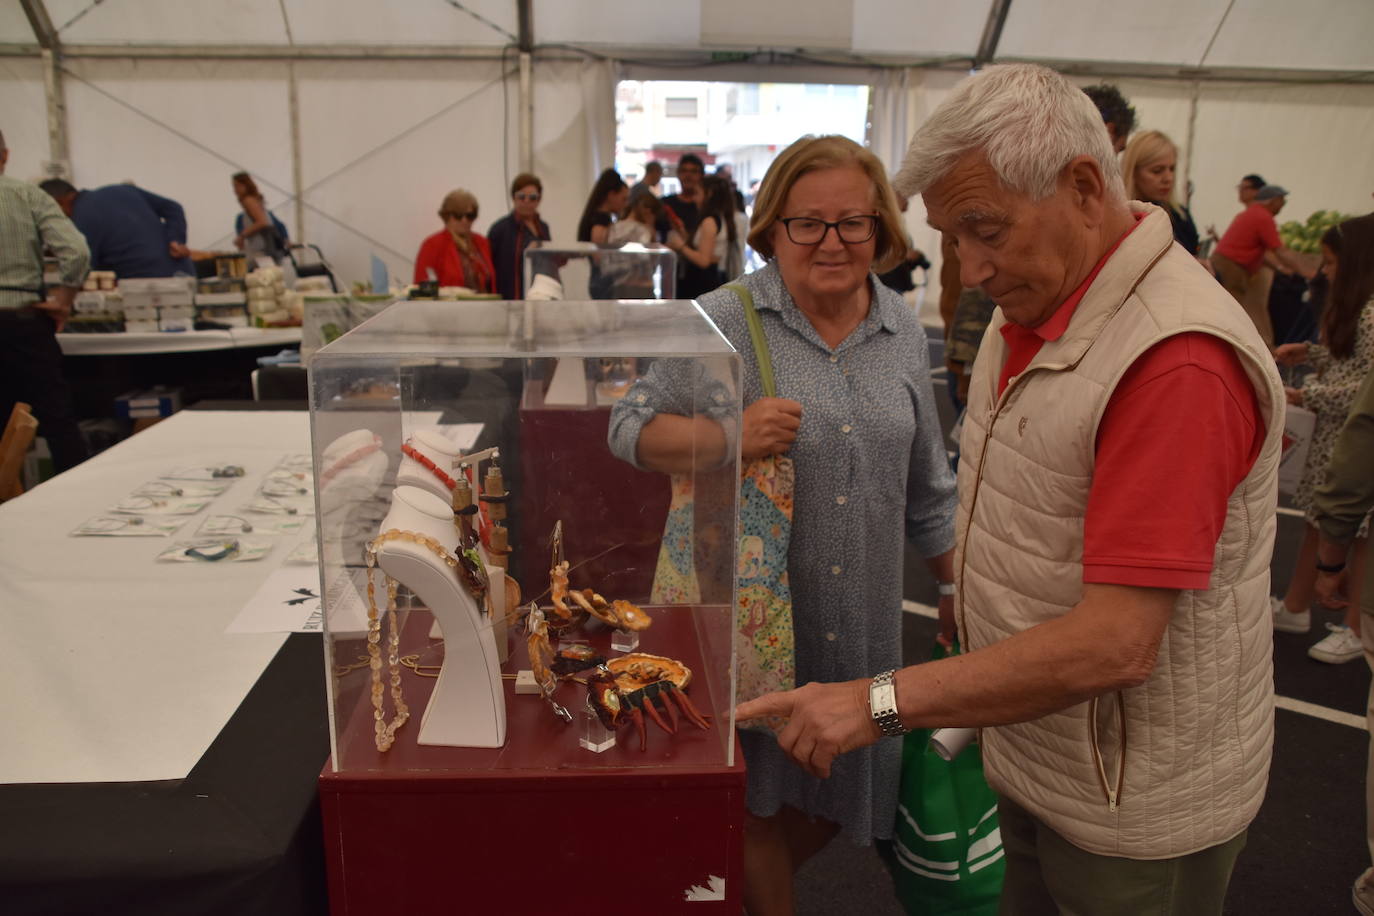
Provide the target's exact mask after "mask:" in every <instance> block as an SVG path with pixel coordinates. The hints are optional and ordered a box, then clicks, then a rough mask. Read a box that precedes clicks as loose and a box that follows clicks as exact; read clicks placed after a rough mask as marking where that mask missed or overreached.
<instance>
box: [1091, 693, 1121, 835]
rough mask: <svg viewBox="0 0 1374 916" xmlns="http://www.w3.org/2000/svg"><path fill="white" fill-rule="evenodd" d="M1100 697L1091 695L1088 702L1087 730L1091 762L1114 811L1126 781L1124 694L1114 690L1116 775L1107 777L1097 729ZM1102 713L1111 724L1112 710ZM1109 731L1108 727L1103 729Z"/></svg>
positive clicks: (1109, 808) (1109, 807) (1107, 765)
mask: <svg viewBox="0 0 1374 916" xmlns="http://www.w3.org/2000/svg"><path fill="white" fill-rule="evenodd" d="M1101 699H1102V698H1101V697H1093V699H1092V701H1091V702H1090V703H1089V704H1088V732H1089V747H1090V748H1091V749H1092V755H1093V764H1094V765H1095V766H1096V767H1097V778H1098V783H1099V784H1100V785H1101V786H1102V794H1103V795H1105V796H1106V798H1107V808H1108V810H1110V811H1115V810H1116V809H1117V808H1118V807H1119V806H1120V804H1121V790H1122V787H1123V785H1124V784H1125V782H1126V695H1125V694H1123V693H1122V692H1121V691H1119V690H1118V691H1117V692H1116V716H1115V718H1116V722H1115V725H1116V730H1117V733H1118V735H1119V736H1120V740H1119V741H1118V742H1117V745H1118V746H1117V749H1116V777H1115V779H1109V778H1108V777H1107V770H1108V768H1109V764H1108V761H1107V760H1106V759H1105V757H1104V755H1103V753H1102V744H1101V735H1100V734H1099V730H1098V716H1099V712H1098V707H1099V701H1100V700H1101ZM1102 715H1103V716H1105V717H1106V718H1107V720H1108V725H1110V724H1111V722H1110V720H1111V718H1112V711H1111V709H1110V708H1108V709H1106V710H1103V711H1102ZM1105 730H1107V731H1110V728H1108V729H1105Z"/></svg>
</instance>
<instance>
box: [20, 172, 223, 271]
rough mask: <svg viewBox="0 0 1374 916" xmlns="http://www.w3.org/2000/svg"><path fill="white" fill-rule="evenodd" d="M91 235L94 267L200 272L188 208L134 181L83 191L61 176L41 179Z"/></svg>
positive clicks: (44, 187) (87, 239) (82, 232)
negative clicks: (188, 243)
mask: <svg viewBox="0 0 1374 916" xmlns="http://www.w3.org/2000/svg"><path fill="white" fill-rule="evenodd" d="M39 187H41V188H42V189H43V190H44V191H47V192H48V194H49V195H51V197H52V198H53V200H56V201H57V205H58V206H59V207H61V208H62V212H63V213H65V214H67V217H68V219H70V220H71V221H72V222H73V223H76V228H78V229H80V230H81V234H82V235H84V236H85V237H86V244H87V245H89V246H90V249H91V267H93V268H94V269H96V270H113V271H114V272H115V273H116V274H118V275H119V276H120V277H170V276H173V275H175V274H185V275H187V276H190V277H194V276H195V275H196V269H195V266H194V265H193V264H192V263H191V257H190V255H191V251H190V249H189V248H187V247H186V211H185V210H183V209H182V208H181V204H179V203H177V202H176V201H174V200H171V199H170V198H167V197H159V196H158V195H156V194H153V193H152V192H150V191H145V190H143V189H142V188H137V187H134V186H133V185H131V184H112V185H106V186H105V187H103V188H96V189H95V190H94V191H78V190H77V189H76V188H74V187H72V185H71V184H70V183H68V182H66V181H63V180H62V179H60V178H51V179H49V180H47V181H45V182H43V183H42V184H41V185H39Z"/></svg>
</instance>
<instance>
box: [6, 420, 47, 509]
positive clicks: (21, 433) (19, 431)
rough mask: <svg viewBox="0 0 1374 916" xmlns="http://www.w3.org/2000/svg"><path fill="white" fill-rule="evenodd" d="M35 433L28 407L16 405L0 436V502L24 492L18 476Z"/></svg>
mask: <svg viewBox="0 0 1374 916" xmlns="http://www.w3.org/2000/svg"><path fill="white" fill-rule="evenodd" d="M37 432H38V421H37V420H35V419H34V418H33V413H32V412H31V411H30V408H29V405H28V404H25V403H23V402H22V401H20V402H18V403H16V404H15V405H14V410H12V411H10V419H9V422H8V423H6V424H5V433H4V435H3V436H0V502H4V501H5V500H7V499H12V498H14V497H16V496H18V495H19V494H21V493H23V492H24V485H23V484H22V483H20V474H21V472H22V471H23V470H24V456H25V455H27V454H28V452H29V446H30V445H32V444H33V437H34V436H35V435H36V434H37Z"/></svg>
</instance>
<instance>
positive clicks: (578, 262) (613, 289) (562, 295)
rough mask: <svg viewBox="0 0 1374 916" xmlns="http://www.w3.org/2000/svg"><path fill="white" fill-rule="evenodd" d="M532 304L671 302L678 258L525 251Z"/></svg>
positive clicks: (636, 249)
mask: <svg viewBox="0 0 1374 916" xmlns="http://www.w3.org/2000/svg"><path fill="white" fill-rule="evenodd" d="M524 269H525V289H526V290H527V291H528V292H527V293H526V295H527V296H528V297H529V298H530V299H563V300H568V301H572V300H581V299H671V298H673V294H674V292H675V291H676V289H677V254H676V253H674V252H673V251H672V250H671V249H668V248H664V247H663V246H661V245H656V244H655V245H640V244H637V243H634V242H628V243H625V244H623V245H595V244H593V243H591V242H571V243H565V242H564V243H560V242H542V243H540V244H539V245H533V246H531V247H529V248H526V249H525V265H524Z"/></svg>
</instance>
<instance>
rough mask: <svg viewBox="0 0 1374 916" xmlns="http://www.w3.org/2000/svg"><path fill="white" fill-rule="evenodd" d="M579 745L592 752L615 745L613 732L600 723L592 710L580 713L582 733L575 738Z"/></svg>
mask: <svg viewBox="0 0 1374 916" xmlns="http://www.w3.org/2000/svg"><path fill="white" fill-rule="evenodd" d="M577 743H578V745H579V746H581V747H584V748H586V749H587V750H589V751H591V752H592V753H593V754H600V753H601V752H602V751H609V750H610V749H611V748H613V747H615V732H614V731H613V730H611V729H609V728H607V727H606V726H604V725H602V724H601V720H600V719H598V718H597V717H596V713H594V712H584V713H582V735H581V736H580V737H579V738H578V739H577Z"/></svg>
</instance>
